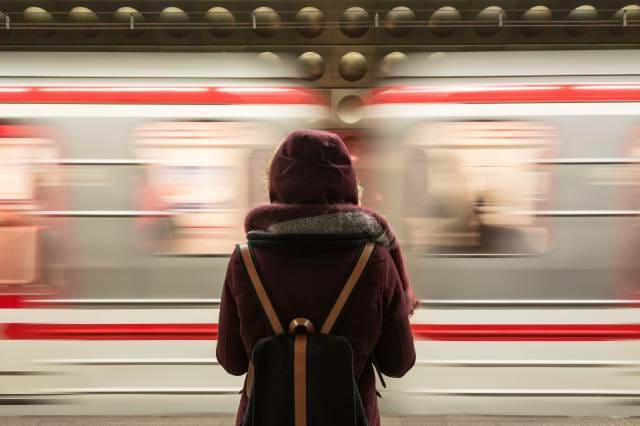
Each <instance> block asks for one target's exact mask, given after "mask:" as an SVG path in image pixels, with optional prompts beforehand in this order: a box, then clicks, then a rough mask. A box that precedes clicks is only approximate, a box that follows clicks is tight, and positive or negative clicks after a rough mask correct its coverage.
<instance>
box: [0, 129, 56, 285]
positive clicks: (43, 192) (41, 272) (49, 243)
mask: <svg viewBox="0 0 640 426" xmlns="http://www.w3.org/2000/svg"><path fill="white" fill-rule="evenodd" d="M57 157H58V151H57V146H56V144H55V143H54V141H53V140H52V138H51V137H50V136H48V135H47V132H46V129H44V128H42V127H40V126H36V125H23V124H15V123H0V177H1V178H2V179H1V181H0V294H7V293H8V294H24V293H28V294H34V293H43V292H45V293H50V292H51V290H52V289H53V287H55V286H57V285H60V284H61V282H60V280H59V278H60V277H59V274H58V272H59V271H60V270H61V269H60V266H61V265H60V264H59V262H58V260H59V259H60V256H59V253H56V251H58V252H59V251H61V250H62V249H61V247H54V246H55V245H56V244H57V243H56V241H55V240H56V239H58V238H57V235H58V232H57V231H58V230H57V229H56V226H54V224H53V223H52V222H51V221H49V220H47V219H46V218H43V217H38V218H36V217H34V216H33V215H31V213H33V212H35V211H37V210H54V209H56V208H57V207H58V206H57V205H56V196H55V195H56V192H57V189H58V182H59V179H58V168H57V166H56V160H57Z"/></svg>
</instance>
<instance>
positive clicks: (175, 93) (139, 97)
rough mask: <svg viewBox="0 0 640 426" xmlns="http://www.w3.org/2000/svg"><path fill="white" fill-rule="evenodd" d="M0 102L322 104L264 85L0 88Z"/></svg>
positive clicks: (306, 94)
mask: <svg viewBox="0 0 640 426" xmlns="http://www.w3.org/2000/svg"><path fill="white" fill-rule="evenodd" d="M0 103H36V104H39V103H56V104H194V105H217V104H220V105H227V104H320V105H324V104H326V102H325V101H324V100H323V99H322V98H321V97H320V96H319V95H318V94H317V93H316V92H314V91H312V90H310V89H306V88H303V87H266V86H265V87H262V86H261V87H258V86H240V87H224V86H175V87H168V86H0Z"/></svg>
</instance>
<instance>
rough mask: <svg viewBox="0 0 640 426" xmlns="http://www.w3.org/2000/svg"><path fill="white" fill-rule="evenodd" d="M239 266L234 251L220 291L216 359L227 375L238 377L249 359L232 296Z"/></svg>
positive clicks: (237, 256)
mask: <svg viewBox="0 0 640 426" xmlns="http://www.w3.org/2000/svg"><path fill="white" fill-rule="evenodd" d="M239 266H240V258H239V255H238V251H237V250H236V251H234V252H233V254H232V255H231V258H230V259H229V264H228V266H227V274H226V277H225V280H224V288H223V289H222V299H221V302H220V317H219V319H218V344H217V346H216V358H217V359H218V362H219V363H220V365H221V366H222V367H223V368H224V369H225V370H226V371H227V372H228V373H229V374H233V375H235V376H240V375H242V374H244V373H246V372H247V368H248V365H249V359H248V358H247V351H246V349H245V347H244V344H243V343H242V339H241V337H240V316H239V315H238V305H237V304H236V300H235V297H234V294H233V283H234V271H237V270H238V267H239Z"/></svg>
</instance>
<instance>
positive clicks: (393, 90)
mask: <svg viewBox="0 0 640 426" xmlns="http://www.w3.org/2000/svg"><path fill="white" fill-rule="evenodd" d="M638 101H640V84H625V83H621V84H615V83H614V84H554V83H549V84H500V85H498V84H495V85H475V86H474V85H460V86H451V85H440V86H436V85H426V86H425V85H417V86H392V87H384V88H379V89H374V91H373V97H372V98H371V99H370V100H369V103H370V104H405V103H408V104H411V103H427V104H430V103H472V104H473V103H488V104H492V103H547V102H549V103H552V102H570V103H573V102H638Z"/></svg>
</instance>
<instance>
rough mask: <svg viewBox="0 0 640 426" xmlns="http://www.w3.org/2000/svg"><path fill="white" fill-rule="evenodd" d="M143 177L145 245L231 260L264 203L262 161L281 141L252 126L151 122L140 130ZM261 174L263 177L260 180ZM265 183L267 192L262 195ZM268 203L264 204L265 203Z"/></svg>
mask: <svg viewBox="0 0 640 426" xmlns="http://www.w3.org/2000/svg"><path fill="white" fill-rule="evenodd" d="M135 138H136V142H137V143H136V146H137V150H138V156H139V157H140V158H141V159H142V160H143V164H144V167H143V176H142V182H141V186H140V187H141V193H140V194H139V197H138V203H139V204H140V205H141V210H142V211H143V212H149V214H148V215H146V216H143V217H141V218H140V219H139V230H140V236H141V241H142V242H143V244H144V246H145V247H146V248H147V249H149V250H151V251H152V252H156V253H157V252H161V253H165V254H228V253H229V252H230V251H231V250H232V249H233V244H234V243H235V242H237V241H239V240H241V239H242V238H243V229H242V223H243V218H244V215H245V214H246V212H247V211H248V209H249V208H251V207H252V205H254V204H256V203H257V202H259V201H261V200H262V199H264V198H260V197H259V195H258V194H260V193H264V184H263V183H262V182H263V179H264V177H263V176H264V175H263V172H262V171H261V170H255V167H257V163H258V162H264V161H266V156H267V154H266V153H267V152H269V153H270V152H271V150H269V149H267V148H266V147H265V146H262V145H267V144H270V143H275V141H277V140H278V138H277V136H276V135H275V134H274V132H273V129H271V128H270V127H269V126H268V125H264V124H261V123H246V122H161V123H148V124H145V125H143V126H142V127H139V128H138V129H136V131H135ZM254 175H259V177H254ZM258 181H260V182H261V183H260V187H261V188H260V190H258V189H257V188H255V187H256V186H257V185H258V184H257V183H256V182H258ZM258 198H260V200H258Z"/></svg>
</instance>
